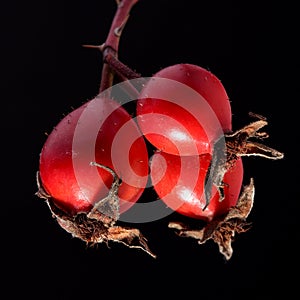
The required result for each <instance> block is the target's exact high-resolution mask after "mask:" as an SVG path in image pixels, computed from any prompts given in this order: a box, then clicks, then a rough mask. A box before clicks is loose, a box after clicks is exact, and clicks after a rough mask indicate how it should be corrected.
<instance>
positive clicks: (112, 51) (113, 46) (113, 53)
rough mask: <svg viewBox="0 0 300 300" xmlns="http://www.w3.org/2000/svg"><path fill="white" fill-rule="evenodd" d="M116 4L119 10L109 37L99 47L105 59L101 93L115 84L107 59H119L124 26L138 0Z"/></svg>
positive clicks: (124, 0)
mask: <svg viewBox="0 0 300 300" xmlns="http://www.w3.org/2000/svg"><path fill="white" fill-rule="evenodd" d="M116 2H117V5H118V8H117V11H116V14H115V16H114V19H113V21H112V24H111V27H110V30H109V33H108V36H107V38H106V41H105V43H104V44H103V45H102V46H101V48H100V47H99V49H100V50H101V51H102V52H103V57H104V64H103V68H102V75H101V82H100V90H99V92H100V93H101V92H103V91H104V90H106V89H108V88H110V87H111V86H112V84H113V79H114V73H113V70H112V68H111V66H110V64H109V63H108V62H106V59H107V57H113V58H116V59H117V57H118V49H119V41H120V37H121V33H122V30H123V29H124V26H125V24H126V22H127V20H128V17H129V13H130V11H131V9H132V7H133V6H134V5H135V4H136V3H137V2H138V0H121V1H120V0H119V1H116Z"/></svg>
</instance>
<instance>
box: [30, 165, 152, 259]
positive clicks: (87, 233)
mask: <svg viewBox="0 0 300 300" xmlns="http://www.w3.org/2000/svg"><path fill="white" fill-rule="evenodd" d="M94 165H96V166H97V167H99V166H100V165H98V164H94ZM114 178H115V179H114V182H113V184H112V187H111V189H110V192H109V194H108V196H107V197H105V198H104V199H102V200H100V201H99V202H98V203H96V205H95V206H94V207H93V208H92V210H91V211H90V212H88V213H85V212H82V213H78V214H76V215H74V216H71V215H68V214H66V213H65V212H64V211H62V210H61V209H59V208H58V207H57V206H56V205H55V204H54V203H53V200H52V198H51V196H50V195H49V194H47V192H46V191H45V190H44V189H43V187H42V185H41V183H40V178H39V173H37V185H38V191H37V193H36V195H37V196H38V197H40V198H43V199H45V201H46V203H47V205H48V207H49V209H50V211H51V214H52V217H53V218H55V219H56V221H57V223H58V224H59V225H60V226H61V227H62V228H63V229H64V230H65V231H66V232H68V233H70V234H71V235H72V236H73V237H75V238H79V239H80V240H82V241H84V242H85V243H86V244H87V245H90V246H93V245H95V244H99V243H105V244H108V243H109V242H110V241H112V242H118V243H122V244H123V245H125V246H127V247H129V248H137V249H141V250H143V251H144V252H146V253H147V254H149V255H150V256H152V257H153V258H156V255H155V254H154V253H153V252H152V251H151V250H150V248H149V246H148V244H147V239H146V238H145V237H144V236H143V235H142V234H141V232H140V231H139V230H138V229H136V228H127V227H126V228H125V227H122V226H118V225H116V223H117V221H118V218H119V211H118V208H119V206H118V205H116V200H118V199H116V197H117V194H118V189H119V186H120V180H119V178H118V177H116V176H114ZM117 202H119V201H117ZM114 209H117V211H115V210H114ZM104 212H105V213H104Z"/></svg>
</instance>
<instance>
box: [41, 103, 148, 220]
mask: <svg viewBox="0 0 300 300" xmlns="http://www.w3.org/2000/svg"><path fill="white" fill-rule="evenodd" d="M84 114H85V116H86V117H83V116H84ZM99 120H100V125H99V126H100V127H99V130H97V131H96V133H97V135H96V136H93V134H92V133H93V132H95V127H96V129H97V123H98V124H99ZM101 122H102V124H101ZM122 126H126V132H127V136H126V137H127V139H128V138H129V137H131V138H132V140H134V141H133V144H132V145H131V146H130V148H129V149H128V153H126V149H124V143H123V142H124V141H122V139H120V138H119V137H120V135H117V133H118V131H119V130H120V128H121V127H122ZM76 130H77V131H76ZM76 132H77V135H76V136H74V134H75V133H76ZM90 152H92V153H93V152H94V156H93V155H92V156H91V157H92V159H93V160H94V162H96V163H97V164H100V165H103V166H105V167H108V168H110V169H111V170H113V172H115V173H116V175H117V176H118V177H122V183H121V184H120V186H119V190H118V197H119V200H120V203H119V205H120V213H122V212H124V211H126V210H128V209H129V208H130V207H131V206H132V205H133V204H134V203H135V202H136V201H137V200H138V199H139V198H140V196H141V194H142V192H143V190H144V187H145V186H146V178H147V174H148V154H147V149H146V144H145V141H144V139H143V138H142V136H141V134H140V131H139V130H138V127H137V126H136V124H135V123H134V121H133V120H132V119H131V117H130V115H129V114H128V113H127V112H126V111H125V110H124V109H123V108H122V107H120V106H119V104H117V103H116V102H114V101H113V100H111V99H99V101H94V102H93V103H92V101H89V102H88V103H86V104H84V105H82V106H81V107H79V108H77V109H76V110H74V111H72V112H71V113H70V114H69V115H67V116H66V117H64V118H63V119H62V120H61V121H60V122H59V124H58V125H57V126H56V127H55V128H54V129H53V131H52V132H51V134H50V135H49V136H48V138H47V140H46V142H45V144H44V146H43V149H42V151H41V154H40V167H39V175H40V181H41V185H42V187H43V189H44V191H45V192H46V193H47V194H48V195H49V196H50V197H51V201H53V204H55V206H57V207H58V208H59V209H61V210H63V211H64V212H65V213H66V214H68V215H76V214H78V213H82V212H85V213H87V212H89V211H90V210H91V209H92V207H93V206H94V205H95V204H96V203H97V201H99V200H101V199H103V198H105V197H106V196H107V194H108V193H109V190H110V188H111V186H112V184H113V176H112V172H109V171H108V170H106V169H104V168H101V167H97V166H91V165H90V163H91V162H92V161H91V159H90V154H89V153H90ZM127 154H128V158H127V157H126V155H127ZM127 160H128V161H129V165H130V167H128V165H126V164H125V163H122V162H124V161H125V162H126V161H127Z"/></svg>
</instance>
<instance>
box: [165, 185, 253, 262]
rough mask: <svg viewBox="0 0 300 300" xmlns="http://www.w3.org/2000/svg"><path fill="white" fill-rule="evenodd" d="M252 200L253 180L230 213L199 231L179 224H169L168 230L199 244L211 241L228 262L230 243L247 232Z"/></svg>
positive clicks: (231, 251)
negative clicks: (247, 219)
mask: <svg viewBox="0 0 300 300" xmlns="http://www.w3.org/2000/svg"><path fill="white" fill-rule="evenodd" d="M253 200H254V183H253V179H251V180H250V184H249V185H247V186H245V187H244V190H243V192H242V194H241V196H240V198H239V200H238V202H237V205H236V206H234V207H233V208H232V209H230V211H229V212H228V213H227V214H226V215H224V216H222V217H220V218H218V219H215V220H213V221H211V222H209V223H207V224H206V225H205V226H204V227H203V228H201V229H190V228H189V227H188V226H187V225H185V224H183V223H179V222H170V223H169V228H172V229H175V230H177V233H178V235H179V236H182V237H190V238H194V239H196V240H197V241H198V243H199V244H204V243H206V242H207V241H208V240H213V241H214V242H215V243H216V244H217V245H218V247H219V252H220V253H221V254H222V255H223V256H224V257H225V259H226V260H229V259H230V258H231V256H232V254H233V249H232V242H233V240H234V237H235V234H236V233H242V232H245V231H247V230H248V229H249V228H250V227H249V225H250V224H249V223H247V222H246V218H247V217H248V215H249V214H250V212H251V209H252V207H253Z"/></svg>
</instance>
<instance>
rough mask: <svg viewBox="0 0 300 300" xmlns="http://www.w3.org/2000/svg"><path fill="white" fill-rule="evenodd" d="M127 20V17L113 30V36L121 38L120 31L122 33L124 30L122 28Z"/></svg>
mask: <svg viewBox="0 0 300 300" xmlns="http://www.w3.org/2000/svg"><path fill="white" fill-rule="evenodd" d="M128 18H129V15H128V16H127V17H126V18H125V19H124V21H123V22H122V24H121V25H120V26H118V27H116V28H115V30H114V34H115V36H117V37H120V36H121V34H122V31H123V29H124V27H125V25H126V23H127V21H128Z"/></svg>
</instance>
